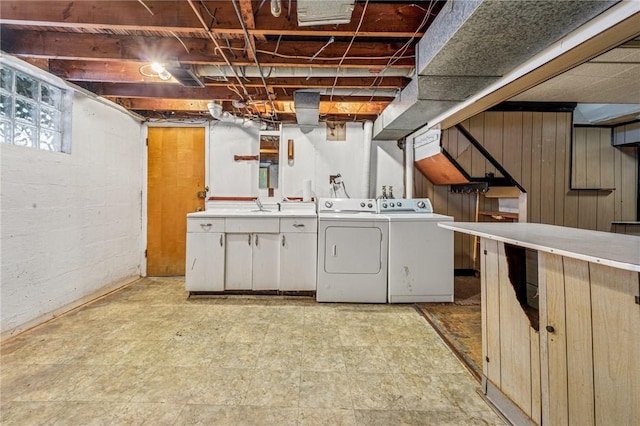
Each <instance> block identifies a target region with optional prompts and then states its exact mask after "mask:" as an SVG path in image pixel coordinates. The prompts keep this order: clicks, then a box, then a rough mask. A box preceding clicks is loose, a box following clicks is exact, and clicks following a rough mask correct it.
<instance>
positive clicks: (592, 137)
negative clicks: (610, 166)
mask: <svg viewBox="0 0 640 426" xmlns="http://www.w3.org/2000/svg"><path fill="white" fill-rule="evenodd" d="M584 167H585V171H584V173H585V176H586V181H585V185H586V186H584V188H602V184H601V179H600V172H601V169H600V129H599V128H586V139H585V164H584Z"/></svg>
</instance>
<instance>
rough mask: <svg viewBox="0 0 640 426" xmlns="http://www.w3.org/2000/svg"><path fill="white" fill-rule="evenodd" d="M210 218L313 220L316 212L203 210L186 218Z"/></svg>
mask: <svg viewBox="0 0 640 426" xmlns="http://www.w3.org/2000/svg"><path fill="white" fill-rule="evenodd" d="M212 217H222V218H224V217H246V218H255V219H259V218H267V217H272V218H273V217H275V218H280V217H308V218H315V217H316V212H315V211H313V210H311V211H309V210H302V209H300V210H285V211H278V210H269V211H262V212H261V211H252V210H223V209H215V210H205V211H202V212H195V213H189V214H188V215H187V218H212Z"/></svg>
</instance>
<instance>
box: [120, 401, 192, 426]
mask: <svg viewBox="0 0 640 426" xmlns="http://www.w3.org/2000/svg"><path fill="white" fill-rule="evenodd" d="M184 406H185V404H171V403H164V402H130V403H127V404H122V406H121V407H119V408H118V410H117V412H116V413H115V415H114V417H113V422H112V425H113V426H116V425H127V426H143V425H154V426H156V425H157V426H171V425H173V424H174V423H175V422H176V420H177V419H178V416H179V415H180V412H181V411H182V409H183V407H184Z"/></svg>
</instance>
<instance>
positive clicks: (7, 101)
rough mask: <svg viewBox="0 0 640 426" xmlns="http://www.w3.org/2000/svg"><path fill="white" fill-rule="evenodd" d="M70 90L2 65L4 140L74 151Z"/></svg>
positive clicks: (0, 127) (0, 131) (0, 137)
mask: <svg viewBox="0 0 640 426" xmlns="http://www.w3.org/2000/svg"><path fill="white" fill-rule="evenodd" d="M70 99H71V95H70V91H68V90H65V89H61V88H59V87H56V86H54V85H52V84H49V83H47V82H45V81H42V80H40V79H38V78H36V77H33V76H31V75H28V74H26V73H23V72H21V71H18V70H15V69H13V68H11V67H8V66H6V65H4V64H2V65H0V143H6V144H11V145H18V146H26V147H30V148H36V149H43V150H46V151H57V152H66V153H68V152H70V146H69V143H66V141H67V140H68V139H69V135H68V134H67V133H68V132H65V129H67V128H68V125H65V123H69V122H70V115H71V108H70V104H71V102H70Z"/></svg>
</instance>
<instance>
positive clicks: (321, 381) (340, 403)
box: [300, 371, 353, 409]
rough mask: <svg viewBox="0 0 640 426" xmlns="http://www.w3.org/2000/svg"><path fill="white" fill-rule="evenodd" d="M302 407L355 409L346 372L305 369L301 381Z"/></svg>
mask: <svg viewBox="0 0 640 426" xmlns="http://www.w3.org/2000/svg"><path fill="white" fill-rule="evenodd" d="M300 407H305V408H307V407H309V408H348V409H353V402H352V401H351V391H350V387H349V380H348V378H347V376H346V374H343V373H336V372H318V371H303V372H302V375H301V381H300Z"/></svg>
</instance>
